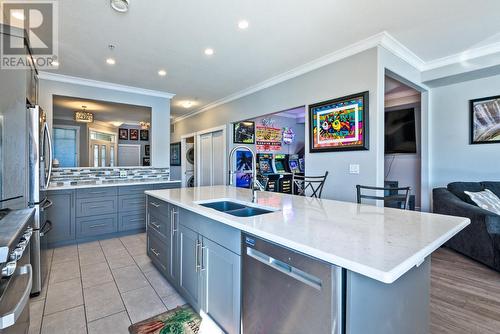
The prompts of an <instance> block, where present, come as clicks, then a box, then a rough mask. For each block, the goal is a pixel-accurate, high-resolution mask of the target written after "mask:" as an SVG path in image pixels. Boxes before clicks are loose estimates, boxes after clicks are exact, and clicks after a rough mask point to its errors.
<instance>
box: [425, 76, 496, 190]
mask: <svg viewBox="0 0 500 334" xmlns="http://www.w3.org/2000/svg"><path fill="white" fill-rule="evenodd" d="M499 94H500V75H497V76H493V77H489V78H484V79H478V80H472V81H466V82H461V83H457V84H453V85H449V86H443V87H438V88H434V89H433V90H432V98H431V108H432V115H431V122H430V124H431V143H432V144H431V157H432V161H431V166H432V178H431V184H432V186H433V187H437V186H444V185H446V184H448V183H449V182H453V181H483V180H497V181H500V144H481V145H470V144H469V100H470V99H475V98H480V97H487V96H492V95H499Z"/></svg>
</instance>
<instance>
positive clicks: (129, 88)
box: [38, 71, 175, 99]
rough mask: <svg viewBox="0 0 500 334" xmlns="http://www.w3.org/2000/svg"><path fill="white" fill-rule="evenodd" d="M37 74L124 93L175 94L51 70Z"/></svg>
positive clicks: (167, 95)
mask: <svg viewBox="0 0 500 334" xmlns="http://www.w3.org/2000/svg"><path fill="white" fill-rule="evenodd" d="M38 76H39V78H40V79H43V80H50V81H57V82H63V83H69V84H74V85H82V86H89V87H96V88H104V89H110V90H117V91H121V92H126V93H133V94H140V95H147V96H154V97H161V98H166V99H172V98H173V97H174V96H175V94H172V93H167V92H162V91H158V90H150V89H145V88H139V87H133V86H126V85H120V84H115V83H112V82H105V81H97V80H91V79H84V78H80V77H74V76H69V75H64V74H56V73H51V72H46V71H41V72H39V73H38Z"/></svg>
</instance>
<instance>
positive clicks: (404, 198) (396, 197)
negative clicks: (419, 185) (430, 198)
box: [356, 184, 410, 210]
mask: <svg viewBox="0 0 500 334" xmlns="http://www.w3.org/2000/svg"><path fill="white" fill-rule="evenodd" d="M362 190H371V191H383V192H384V195H383V196H377V195H366V194H363V193H362ZM400 192H403V193H400ZM356 193H357V196H356V197H357V202H358V204H361V200H362V199H373V200H377V201H384V206H387V205H389V204H391V203H397V204H398V207H399V208H401V209H403V210H407V209H408V206H409V205H408V203H409V200H410V187H371V186H361V185H359V184H358V185H356ZM386 193H388V195H386Z"/></svg>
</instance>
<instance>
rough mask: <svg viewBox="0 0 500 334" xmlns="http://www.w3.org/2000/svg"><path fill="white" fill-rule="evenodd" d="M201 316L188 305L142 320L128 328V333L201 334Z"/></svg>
mask: <svg viewBox="0 0 500 334" xmlns="http://www.w3.org/2000/svg"><path fill="white" fill-rule="evenodd" d="M201 322H202V321H201V317H200V316H199V315H198V314H197V313H196V312H195V311H194V310H193V309H192V308H191V307H190V306H189V305H184V306H178V307H176V308H175V309H173V310H170V311H168V312H165V313H162V314H159V315H157V316H154V317H152V318H149V319H146V320H143V321H141V322H138V323H136V324H133V325H131V326H130V327H129V328H128V331H129V333H130V334H201V333H202V332H204V331H200V326H201Z"/></svg>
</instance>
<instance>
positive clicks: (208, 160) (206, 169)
mask: <svg viewBox="0 0 500 334" xmlns="http://www.w3.org/2000/svg"><path fill="white" fill-rule="evenodd" d="M212 151H213V145H212V133H205V134H203V135H201V136H200V161H199V167H200V180H199V181H198V182H199V183H198V185H199V186H211V185H212V173H213V172H212V170H213V165H212V156H213V153H212Z"/></svg>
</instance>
